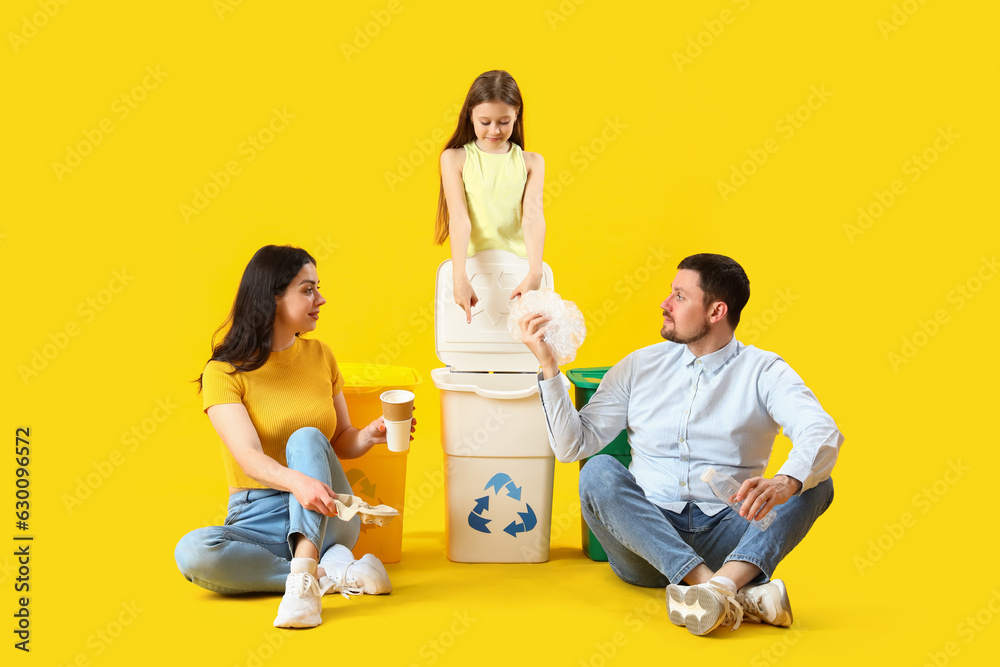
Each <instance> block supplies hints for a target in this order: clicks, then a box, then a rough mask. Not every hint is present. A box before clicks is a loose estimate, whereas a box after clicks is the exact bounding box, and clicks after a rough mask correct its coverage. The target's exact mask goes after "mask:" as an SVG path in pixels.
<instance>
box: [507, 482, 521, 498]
mask: <svg viewBox="0 0 1000 667" xmlns="http://www.w3.org/2000/svg"><path fill="white" fill-rule="evenodd" d="M505 488H506V489H507V495H508V496H510V497H511V498H513V499H514V500H520V499H521V487H519V486H518V485H517V484H515V483H514V482H513V480H511V482H510V483H509V484H507V486H506V487H505Z"/></svg>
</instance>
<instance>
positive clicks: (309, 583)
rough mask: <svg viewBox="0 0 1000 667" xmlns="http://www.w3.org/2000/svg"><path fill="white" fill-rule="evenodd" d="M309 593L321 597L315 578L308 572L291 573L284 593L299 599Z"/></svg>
mask: <svg viewBox="0 0 1000 667" xmlns="http://www.w3.org/2000/svg"><path fill="white" fill-rule="evenodd" d="M309 591H312V592H314V593H316V594H317V595H322V593H321V592H320V588H319V582H317V581H316V577H314V576H312V575H311V574H309V573H308V572H293V573H292V574H291V575H289V578H288V582H287V584H286V592H290V593H294V594H295V597H299V598H301V597H304V596H305V594H306V593H307V592H309Z"/></svg>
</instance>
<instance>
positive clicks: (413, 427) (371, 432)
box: [361, 404, 417, 445]
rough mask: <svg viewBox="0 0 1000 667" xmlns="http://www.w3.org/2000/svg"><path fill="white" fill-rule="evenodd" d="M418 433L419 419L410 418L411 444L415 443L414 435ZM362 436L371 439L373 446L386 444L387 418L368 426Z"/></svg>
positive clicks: (381, 418) (380, 418)
mask: <svg viewBox="0 0 1000 667" xmlns="http://www.w3.org/2000/svg"><path fill="white" fill-rule="evenodd" d="M413 409H414V410H416V409H417V406H416V404H414V405H413ZM416 431H417V418H416V417H411V418H410V442H413V434H414V433H415V432H416ZM361 435H362V437H364V438H369V439H370V440H369V441H370V442H371V444H373V445H381V444H385V442H386V439H385V437H386V436H385V417H379V418H378V419H376V420H375V421H373V422H372V423H371V424H369V425H368V426H366V427H365V428H364V429H363V430H362V431H361Z"/></svg>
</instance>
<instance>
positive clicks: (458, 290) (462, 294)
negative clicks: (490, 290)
mask: <svg viewBox="0 0 1000 667" xmlns="http://www.w3.org/2000/svg"><path fill="white" fill-rule="evenodd" d="M455 303H457V304H458V307H459V308H462V309H463V310H465V322H466V324H472V309H473V308H475V307H476V304H477V303H479V297H478V296H476V290H474V289H472V283H471V282H469V279H468V278H458V279H456V280H455Z"/></svg>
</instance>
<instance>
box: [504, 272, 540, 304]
mask: <svg viewBox="0 0 1000 667" xmlns="http://www.w3.org/2000/svg"><path fill="white" fill-rule="evenodd" d="M541 286H542V274H541V273H537V274H534V275H532V274H530V273H529V274H528V275H526V276H525V277H524V280H522V281H521V284H520V285H518V286H517V287H515V288H514V291H513V292H511V293H510V298H512V299H516V298H517V297H519V296H524V294H525V293H526V292H530V291H532V290H536V289H538V288H539V287H541Z"/></svg>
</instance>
